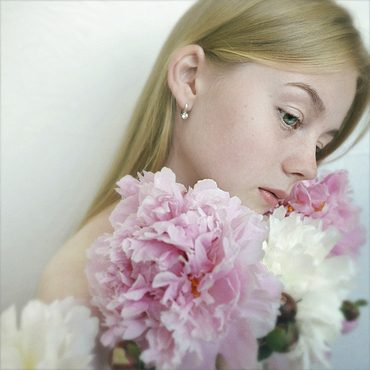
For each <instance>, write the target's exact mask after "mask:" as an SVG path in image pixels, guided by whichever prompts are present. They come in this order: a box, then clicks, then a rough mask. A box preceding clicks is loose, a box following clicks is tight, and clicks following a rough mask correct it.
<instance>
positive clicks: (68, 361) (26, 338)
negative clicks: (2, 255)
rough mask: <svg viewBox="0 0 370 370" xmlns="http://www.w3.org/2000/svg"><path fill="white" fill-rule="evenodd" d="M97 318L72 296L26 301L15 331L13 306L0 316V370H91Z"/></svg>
mask: <svg viewBox="0 0 370 370" xmlns="http://www.w3.org/2000/svg"><path fill="white" fill-rule="evenodd" d="M98 326H99V323H98V319H97V318H96V317H90V310H89V309H88V308H87V307H85V306H82V305H77V304H76V303H75V301H74V299H73V298H72V297H68V298H66V299H64V300H62V301H54V302H53V303H52V304H50V305H47V304H45V303H43V302H41V301H38V300H32V301H29V302H28V303H27V305H26V307H25V308H24V309H23V311H22V313H21V320H20V329H18V328H17V317H16V309H15V306H14V305H13V306H11V307H9V308H8V309H7V310H5V311H4V312H3V313H2V314H1V368H2V369H27V370H28V369H48V370H51V369H91V367H90V366H89V363H90V362H91V360H92V358H93V356H92V355H91V354H90V353H91V351H92V350H93V348H94V345H95V337H96V336H97V334H98Z"/></svg>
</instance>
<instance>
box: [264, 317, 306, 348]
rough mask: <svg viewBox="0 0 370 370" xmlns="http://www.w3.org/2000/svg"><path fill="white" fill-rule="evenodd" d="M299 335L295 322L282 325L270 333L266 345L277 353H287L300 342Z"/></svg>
mask: <svg viewBox="0 0 370 370" xmlns="http://www.w3.org/2000/svg"><path fill="white" fill-rule="evenodd" d="M298 338H299V333H298V329H297V327H296V325H295V323H294V322H288V323H281V324H278V325H276V327H275V329H274V330H272V331H270V333H268V334H267V336H266V338H265V343H266V344H267V345H268V346H269V347H270V348H271V349H272V350H273V351H275V352H279V353H286V352H289V351H290V350H291V349H293V347H294V345H295V344H296V343H297V342H298Z"/></svg>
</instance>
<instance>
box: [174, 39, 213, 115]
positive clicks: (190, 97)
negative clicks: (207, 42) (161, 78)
mask: <svg viewBox="0 0 370 370" xmlns="http://www.w3.org/2000/svg"><path fill="white" fill-rule="evenodd" d="M205 64H206V59H205V54H204V51H203V49H202V48H201V47H200V46H199V45H188V46H185V47H184V48H182V49H180V50H179V51H177V52H176V53H175V54H174V56H173V57H172V59H171V61H170V63H169V65H168V86H169V88H170V90H171V91H172V94H173V96H174V97H175V99H176V101H177V104H178V105H179V107H180V109H184V107H185V104H188V111H190V110H191V108H192V107H193V103H194V101H195V99H196V97H197V92H198V88H199V83H200V76H201V74H202V72H203V70H204V68H205Z"/></svg>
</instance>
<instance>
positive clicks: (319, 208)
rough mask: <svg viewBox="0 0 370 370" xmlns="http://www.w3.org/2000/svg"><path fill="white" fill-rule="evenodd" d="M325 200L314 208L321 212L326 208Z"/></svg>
mask: <svg viewBox="0 0 370 370" xmlns="http://www.w3.org/2000/svg"><path fill="white" fill-rule="evenodd" d="M324 205H325V202H322V203H321V204H320V206H319V207H318V208H314V210H315V212H320V211H321V210H322V209H323V208H324Z"/></svg>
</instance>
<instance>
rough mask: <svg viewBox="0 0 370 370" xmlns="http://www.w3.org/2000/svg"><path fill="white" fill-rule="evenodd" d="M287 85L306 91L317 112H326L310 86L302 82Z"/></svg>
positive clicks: (317, 95) (322, 103)
mask: <svg viewBox="0 0 370 370" xmlns="http://www.w3.org/2000/svg"><path fill="white" fill-rule="evenodd" d="M287 85H288V86H296V87H299V88H301V89H303V90H304V91H306V92H307V93H308V94H309V95H310V97H311V99H312V101H313V103H314V105H315V108H316V110H317V111H318V112H320V113H324V112H325V111H326V108H325V105H324V102H323V101H322V99H321V98H320V96H319V94H318V93H317V91H316V90H315V89H314V88H313V87H311V86H310V85H307V84H305V83H303V82H291V83H288V84H287ZM333 131H336V130H333ZM332 136H335V134H333V135H332Z"/></svg>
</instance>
